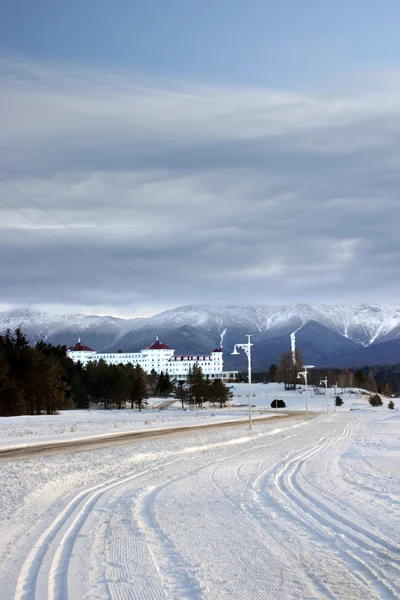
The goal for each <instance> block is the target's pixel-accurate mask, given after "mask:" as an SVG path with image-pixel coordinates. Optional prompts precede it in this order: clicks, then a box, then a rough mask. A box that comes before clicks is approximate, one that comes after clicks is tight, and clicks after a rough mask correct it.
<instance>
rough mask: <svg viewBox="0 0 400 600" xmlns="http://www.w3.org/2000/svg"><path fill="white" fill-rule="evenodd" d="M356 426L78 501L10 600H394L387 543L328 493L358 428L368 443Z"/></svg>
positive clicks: (231, 454)
mask: <svg viewBox="0 0 400 600" xmlns="http://www.w3.org/2000/svg"><path fill="white" fill-rule="evenodd" d="M364 427H367V428H371V425H370V424H367V425H364V424H360V423H359V417H358V416H354V415H353V418H352V419H351V420H350V421H347V422H346V420H345V419H343V420H342V421H340V422H338V420H337V418H336V419H334V418H333V417H332V416H330V417H321V418H318V419H316V420H314V421H311V422H310V423H309V425H308V426H307V427H302V426H301V424H295V425H292V426H289V427H287V428H283V429H282V430H279V429H278V430H268V429H267V431H265V430H264V431H262V429H260V432H261V431H262V433H259V434H258V435H256V436H254V438H250V439H249V440H247V438H239V439H238V440H233V443H230V442H226V443H225V442H224V443H222V444H219V443H216V444H211V443H209V442H205V445H204V447H203V448H202V447H201V446H199V447H194V448H188V449H187V451H186V454H185V452H183V453H182V454H181V455H180V456H179V457H178V458H173V459H172V457H171V456H170V457H169V460H164V461H163V462H157V463H156V464H155V465H151V466H149V467H148V468H147V469H144V470H142V471H140V472H136V473H133V474H130V475H128V476H124V477H122V478H115V479H112V480H109V481H107V482H104V483H102V484H99V485H95V486H93V487H90V488H88V489H86V490H83V491H82V492H80V493H78V494H76V495H75V496H74V497H73V498H72V499H71V500H70V501H69V502H68V503H67V505H66V506H65V507H64V508H63V509H62V510H61V512H60V513H59V514H58V515H57V516H56V518H55V519H54V520H53V521H52V523H51V524H50V525H49V526H48V527H47V529H46V530H45V531H44V532H43V533H42V534H41V535H40V537H39V538H38V540H37V541H36V542H35V543H34V545H33V546H32V548H31V550H30V552H29V554H28V556H27V558H26V560H25V562H24V564H23V566H22V569H21V570H20V573H19V577H18V581H17V585H16V589H15V594H14V600H45V599H47V600H78V599H79V600H81V599H83V598H87V599H88V600H136V599H137V600H158V599H165V598H169V599H174V600H175V599H176V600H184V599H190V600H197V599H198V600H207V599H212V600H222V599H228V598H234V599H235V600H258V599H260V600H261V599H268V600H289V599H290V600H300V599H301V600H312V599H320V598H327V599H332V600H334V599H339V598H340V599H342V598H351V599H352V600H353V599H354V600H356V599H357V600H358V599H360V600H361V599H362V600H375V599H379V600H380V599H383V600H395V599H400V563H399V559H400V546H399V545H398V544H396V539H395V538H393V539H392V540H389V539H388V538H387V536H385V535H383V534H382V533H381V532H380V531H379V530H378V529H376V528H375V527H374V524H373V522H372V523H369V522H368V521H366V520H365V519H363V517H362V516H361V514H360V513H357V511H356V509H355V505H354V504H353V505H348V504H346V503H345V502H343V500H342V499H341V498H340V497H338V495H337V494H336V493H335V492H334V490H333V491H332V490H330V489H329V485H327V483H328V481H329V479H328V477H329V476H330V471H329V465H331V464H332V463H333V460H334V459H336V454H335V449H336V448H341V447H342V446H343V444H344V445H350V444H351V440H352V435H353V430H354V428H358V429H359V430H360V439H365V441H366V442H368V441H370V440H371V437H373V436H378V434H377V433H376V431H373V432H372V430H371V432H372V433H371V435H370V436H367V438H364V437H363V433H362V432H363V431H364V429H363V428H364ZM312 433H313V435H314V437H311V434H312ZM271 436H274V437H271ZM188 439H190V438H188ZM243 442H245V444H244V446H241V445H240V444H242V443H243ZM235 444H236V449H235ZM237 444H239V447H238V446H237ZM232 450H233V451H232ZM355 453H356V454H359V453H358V451H355ZM200 457H201V458H200ZM360 458H361V459H365V461H366V464H368V465H370V467H369V468H370V469H372V470H374V469H376V470H378V471H379V469H378V468H377V467H376V466H374V465H373V464H371V463H370V462H369V461H368V460H367V459H366V458H365V457H363V456H362V455H360ZM197 461H199V462H198V464H197ZM321 463H323V465H324V466H323V468H321V480H320V479H318V480H317V483H315V482H313V481H312V478H311V477H310V476H309V472H308V471H310V470H311V469H313V468H314V469H318V465H320V464H321ZM340 465H341V468H342V469H345V470H344V471H343V472H342V473H341V481H347V482H348V483H351V484H352V485H355V484H354V481H355V479H356V478H358V479H357V481H358V482H360V481H361V485H362V488H363V489H365V490H367V491H368V490H369V491H370V492H373V499H374V501H375V502H377V503H379V502H382V504H381V506H385V500H387V498H388V497H389V498H392V496H391V495H390V493H389V492H388V491H387V489H386V490H385V488H384V485H383V480H382V481H381V488H380V489H379V490H378V489H375V488H376V486H373V485H372V482H373V478H371V473H370V472H369V471H365V472H363V473H360V472H359V471H357V470H356V469H355V467H354V466H353V465H350V464H349V462H348V461H347V460H346V458H343V459H342V460H341V462H340ZM365 468H366V469H367V467H365ZM311 472H312V471H311ZM383 475H384V474H383ZM334 476H335V475H334ZM365 481H367V483H365ZM371 488H372V489H371ZM394 505H395V504H393V506H394ZM182 515H184V516H185V519H186V521H185V519H183V518H182V519H181V516H182ZM78 572H79V573H80V577H81V580H82V581H83V582H84V587H85V589H83V588H82V589H80V590H78V591H77V589H76V586H75V587H74V586H73V585H72V584H71V576H72V575H73V574H74V573H78Z"/></svg>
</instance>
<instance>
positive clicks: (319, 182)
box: [0, 57, 400, 315]
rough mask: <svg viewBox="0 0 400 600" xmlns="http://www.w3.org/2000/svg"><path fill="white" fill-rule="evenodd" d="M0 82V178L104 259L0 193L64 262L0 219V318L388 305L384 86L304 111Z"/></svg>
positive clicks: (131, 86)
mask: <svg viewBox="0 0 400 600" xmlns="http://www.w3.org/2000/svg"><path fill="white" fill-rule="evenodd" d="M392 75H393V74H392ZM1 76H2V77H1V84H0V130H1V136H0V156H1V172H0V177H3V178H4V179H6V180H7V181H8V182H10V183H11V184H12V185H14V186H15V187H16V188H18V189H19V190H20V191H21V192H23V193H24V194H26V195H27V196H29V197H30V198H32V199H33V200H34V201H36V202H38V203H39V204H40V205H41V206H43V207H44V208H45V209H46V210H48V211H50V212H52V213H54V214H55V215H56V216H57V217H58V218H59V219H61V220H62V221H64V222H65V223H67V224H68V225H69V226H70V227H72V228H73V229H76V230H77V231H78V232H80V233H81V234H82V235H84V236H85V237H86V238H88V239H90V240H91V241H93V242H94V244H96V245H98V246H101V247H102V248H104V250H105V251H106V252H107V253H108V255H107V254H105V253H103V252H102V251H101V250H99V249H98V248H97V247H95V246H94V245H92V244H90V243H89V242H87V241H85V240H84V239H82V238H80V237H79V235H76V234H75V233H73V232H72V231H71V230H69V229H68V228H66V227H62V226H61V225H60V223H59V222H57V221H56V220H55V219H53V218H51V216H49V215H48V214H46V213H45V212H43V211H41V210H40V209H38V208H37V207H35V206H34V205H32V204H31V203H30V202H29V201H28V200H26V199H24V198H23V197H21V196H19V195H18V194H17V193H15V192H14V191H13V190H11V189H10V188H8V187H6V186H5V185H3V184H1V183H0V198H2V199H3V200H4V201H5V202H6V203H8V204H10V205H12V206H13V207H14V208H15V209H17V210H18V211H21V212H22V213H24V214H25V215H26V216H27V217H29V218H30V219H32V220H34V221H36V222H38V223H40V225H42V226H43V227H44V228H46V229H47V230H49V231H50V232H52V233H53V234H55V235H56V236H57V237H60V238H62V239H63V240H64V241H65V242H67V243H68V244H70V245H71V246H73V248H71V247H69V246H67V245H66V244H63V243H62V241H60V240H58V239H56V238H54V237H52V236H51V234H50V233H48V232H46V231H45V230H43V229H40V228H38V227H36V226H35V225H34V224H33V223H32V221H29V220H27V219H26V218H24V216H22V215H21V214H19V213H17V212H15V211H14V210H12V209H11V208H9V207H8V206H6V205H4V204H2V203H0V226H1V240H0V250H1V252H0V269H1V289H2V294H1V300H0V301H1V303H2V307H3V308H4V307H6V306H7V307H9V306H15V305H37V306H42V307H46V308H52V309H54V310H58V311H60V310H66V311H68V312H70V311H74V310H80V311H84V312H103V313H104V312H107V313H111V314H122V315H128V314H131V315H137V314H149V313H152V312H155V311H157V310H164V309H166V308H172V307H174V306H177V305H181V304H189V303H190V304H192V303H196V304H198V303H201V304H203V303H207V304H271V303H272V304H277V303H297V302H310V303H317V302H326V303H346V302H377V303H381V302H396V301H398V292H399V274H400V273H399V265H400V245H399V237H398V228H399V216H400V210H399V209H400V199H399V198H400V196H399V189H400V185H399V184H400V171H399V166H400V144H399V142H400V90H398V89H396V87H395V86H394V85H393V86H392V85H391V81H393V80H394V79H395V78H394V77H393V78H392V77H391V74H386V75H385V76H383V75H379V76H378V75H376V76H372V77H371V78H369V80H368V88H367V87H363V86H362V85H360V81H358V86H357V92H356V93H355V92H354V89H349V88H348V87H347V88H345V87H343V89H339V88H338V87H337V88H336V90H335V93H332V92H331V93H328V92H326V91H325V92H324V91H323V90H321V91H320V93H316V92H314V93H312V94H311V93H310V94H309V95H307V94H306V93H304V92H302V93H296V92H294V91H293V90H291V91H287V92H286V91H282V90H281V91H276V90H269V89H262V88H257V89H256V88H254V89H253V88H245V87H240V88H239V87H238V88H235V87H217V86H206V85H204V84H201V85H200V84H199V85H196V84H195V83H187V82H186V83H185V82H184V81H179V82H176V81H175V82H170V81H161V80H160V81H154V80H153V81H146V80H144V79H143V78H142V77H139V76H137V75H135V74H134V73H129V72H118V73H115V72H114V73H108V72H105V71H93V70H91V71H84V70H82V69H80V70H77V69H76V68H75V67H74V66H71V65H69V66H68V65H67V66H65V65H54V64H53V65H51V64H36V63H33V62H28V61H25V62H24V61H23V60H21V59H19V60H16V59H14V58H13V59H10V57H7V58H4V59H3V61H2V63H1ZM374 82H375V84H374ZM74 248H75V249H76V250H74ZM110 255H112V256H114V257H116V259H117V260H114V259H113V258H112V257H111V256H110Z"/></svg>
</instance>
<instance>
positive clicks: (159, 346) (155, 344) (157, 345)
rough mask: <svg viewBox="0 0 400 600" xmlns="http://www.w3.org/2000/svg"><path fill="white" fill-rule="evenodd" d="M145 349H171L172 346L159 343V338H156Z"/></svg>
mask: <svg viewBox="0 0 400 600" xmlns="http://www.w3.org/2000/svg"><path fill="white" fill-rule="evenodd" d="M146 350H172V348H170V347H169V346H166V345H165V344H163V343H161V342H160V341H159V340H156V341H155V342H153V343H152V344H151V346H147V347H146Z"/></svg>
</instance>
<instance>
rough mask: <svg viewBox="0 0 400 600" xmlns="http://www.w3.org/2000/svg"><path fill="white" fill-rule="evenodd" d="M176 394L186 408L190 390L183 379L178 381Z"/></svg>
mask: <svg viewBox="0 0 400 600" xmlns="http://www.w3.org/2000/svg"><path fill="white" fill-rule="evenodd" d="M175 396H176V398H178V400H180V401H181V404H182V410H184V408H185V402H187V401H188V398H189V391H188V387H187V384H185V383H184V382H183V381H179V382H178V384H177V386H176V388H175Z"/></svg>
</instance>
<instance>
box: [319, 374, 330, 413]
mask: <svg viewBox="0 0 400 600" xmlns="http://www.w3.org/2000/svg"><path fill="white" fill-rule="evenodd" d="M319 385H324V386H325V402H326V412H328V396H327V389H328V378H327V377H325V379H322V381H320V382H319Z"/></svg>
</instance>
